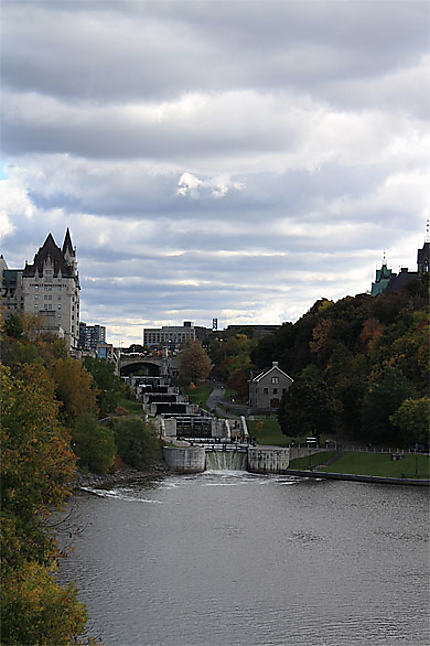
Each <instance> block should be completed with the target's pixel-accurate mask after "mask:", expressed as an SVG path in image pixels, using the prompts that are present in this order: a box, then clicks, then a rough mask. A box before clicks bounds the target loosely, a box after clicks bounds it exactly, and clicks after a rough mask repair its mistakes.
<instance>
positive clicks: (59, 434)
mask: <svg viewBox="0 0 430 646" xmlns="http://www.w3.org/2000/svg"><path fill="white" fill-rule="evenodd" d="M1 378H2V432H3V455H2V501H3V505H4V508H5V509H7V510H8V511H9V512H13V513H15V514H17V515H18V516H21V517H33V516H36V515H39V516H40V515H46V514H47V513H48V509H49V508H50V507H52V506H54V507H55V506H58V505H60V504H61V502H62V500H63V498H64V496H66V495H68V494H69V493H70V484H71V481H72V476H73V471H74V466H75V460H74V456H73V454H72V452H71V451H70V436H69V434H68V432H67V431H66V429H65V428H64V427H63V426H62V425H61V424H60V422H59V421H58V417H57V414H58V402H56V401H55V399H54V388H55V385H54V383H53V382H52V379H51V378H50V375H49V374H48V373H47V371H46V369H45V368H43V367H42V366H38V365H35V366H24V367H23V368H22V370H21V371H20V374H19V377H12V376H11V374H10V372H9V370H8V369H7V368H5V367H3V370H2V377H1Z"/></svg>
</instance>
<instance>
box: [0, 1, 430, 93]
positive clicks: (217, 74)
mask: <svg viewBox="0 0 430 646" xmlns="http://www.w3.org/2000/svg"><path fill="white" fill-rule="evenodd" d="M87 4H88V3H85V5H83V4H81V3H61V5H60V4H57V5H55V4H46V3H39V4H36V3H25V4H23V5H18V4H17V3H8V2H5V3H4V5H5V9H4V13H5V18H6V20H7V22H8V30H7V31H6V32H5V44H4V51H5V53H6V55H5V56H4V78H5V81H6V83H8V84H9V85H10V86H11V87H14V88H18V89H24V88H25V89H28V88H31V89H33V90H35V91H37V92H40V93H44V94H50V95H53V96H64V97H68V98H69V99H73V98H75V97H81V98H82V97H84V98H90V99H93V100H96V101H99V100H106V99H107V100H113V101H116V100H117V98H118V96H121V97H122V98H123V100H130V99H135V98H143V99H145V100H147V99H150V98H156V97H158V98H160V97H161V98H168V97H173V96H176V95H177V94H178V93H180V92H183V91H184V90H186V91H196V90H198V91H202V90H208V89H212V90H220V89H224V88H229V87H230V88H231V87H236V88H238V87H241V88H247V87H260V88H266V89H273V88H284V87H285V86H288V85H292V86H294V85H298V86H299V87H302V86H303V85H304V84H306V85H307V87H308V88H309V87H312V86H313V87H314V91H315V92H318V88H319V87H320V85H321V80H322V79H323V80H334V79H345V78H351V77H356V78H370V77H374V76H376V75H378V74H381V73H386V72H387V71H388V70H390V69H396V68H398V67H399V66H405V65H406V66H408V65H411V64H412V63H413V61H414V60H415V59H416V58H417V57H418V56H419V54H420V52H423V51H426V50H427V47H428V29H427V20H428V5H427V3H425V2H415V1H408V2H390V3H385V2H375V3H372V6H371V8H369V5H368V4H367V3H363V2H357V1H353V2H348V3H346V2H345V3H340V2H324V3H323V2H312V3H310V2H300V3H299V2H270V1H265V2H264V3H263V2H247V3H246V6H245V5H244V3H242V2H216V3H210V2H205V3H195V2H174V3H170V2H157V3H153V2H132V3H125V2H122V3H116V4H115V3H107V2H100V3H98V4H95V5H94V4H88V6H87ZM76 5H78V8H77V7H76ZM340 52H341V53H340Z"/></svg>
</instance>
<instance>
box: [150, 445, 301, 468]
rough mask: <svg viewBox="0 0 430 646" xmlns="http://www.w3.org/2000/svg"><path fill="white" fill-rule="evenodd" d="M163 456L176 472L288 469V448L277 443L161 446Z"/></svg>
mask: <svg viewBox="0 0 430 646" xmlns="http://www.w3.org/2000/svg"><path fill="white" fill-rule="evenodd" d="M163 454H164V459H165V461H166V462H167V464H168V465H169V467H170V468H171V469H173V470H174V471H176V472H177V473H201V472H202V471H205V469H206V470H209V471H249V472H251V473H283V472H285V471H286V469H288V466H289V462H290V450H289V449H287V448H280V447H250V446H249V447H245V446H243V445H242V446H240V445H239V446H238V447H237V448H236V447H234V445H231V444H230V445H228V444H223V445H221V444H219V445H213V446H207V447H206V448H205V447H204V446H184V447H175V446H165V447H164V448H163Z"/></svg>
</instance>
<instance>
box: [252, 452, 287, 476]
mask: <svg viewBox="0 0 430 646" xmlns="http://www.w3.org/2000/svg"><path fill="white" fill-rule="evenodd" d="M289 464H290V449H281V448H279V449H278V448H276V449H273V448H272V449H265V448H261V447H249V449H248V471H250V472H251V473H283V472H285V471H286V469H288V465H289Z"/></svg>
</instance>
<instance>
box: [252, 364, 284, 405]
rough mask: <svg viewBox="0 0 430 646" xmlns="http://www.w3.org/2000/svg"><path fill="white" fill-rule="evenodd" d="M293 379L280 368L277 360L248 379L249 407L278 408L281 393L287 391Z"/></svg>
mask: <svg viewBox="0 0 430 646" xmlns="http://www.w3.org/2000/svg"><path fill="white" fill-rule="evenodd" d="M293 382H294V379H292V377H290V376H289V375H287V373H286V372H284V371H283V370H281V369H280V367H279V366H278V362H277V361H273V363H272V367H271V368H266V369H265V370H263V371H262V372H260V373H259V374H258V375H256V376H255V377H251V379H250V380H249V408H250V409H251V410H252V411H255V412H257V411H261V412H270V411H276V410H278V409H279V404H280V401H281V397H282V395H284V394H285V393H286V392H288V390H289V388H290V387H291V384H292V383H293Z"/></svg>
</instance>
